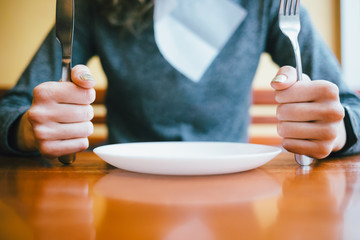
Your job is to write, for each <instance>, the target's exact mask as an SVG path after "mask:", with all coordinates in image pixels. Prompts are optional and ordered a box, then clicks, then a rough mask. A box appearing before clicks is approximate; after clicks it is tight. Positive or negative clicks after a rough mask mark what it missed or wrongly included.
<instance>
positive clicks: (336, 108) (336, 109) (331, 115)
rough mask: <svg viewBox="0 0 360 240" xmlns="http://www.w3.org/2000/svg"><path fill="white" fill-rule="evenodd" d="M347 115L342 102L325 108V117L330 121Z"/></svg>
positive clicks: (338, 119)
mask: <svg viewBox="0 0 360 240" xmlns="http://www.w3.org/2000/svg"><path fill="white" fill-rule="evenodd" d="M344 117H345V110H344V108H343V107H342V106H341V104H340V103H337V104H332V105H329V106H328V107H325V108H324V119H326V120H328V121H340V120H342V119H343V118H344Z"/></svg>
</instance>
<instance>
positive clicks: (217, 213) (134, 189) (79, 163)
mask: <svg viewBox="0 0 360 240" xmlns="http://www.w3.org/2000/svg"><path fill="white" fill-rule="evenodd" d="M0 159H1V161H0V239H4V240H6V239H52V240H54V239H66V240H70V239H86V240H92V239H126V240H131V239H141V240H151V239H156V240H157V239H164V240H178V239H179V240H180V239H182V240H192V239H194V240H203V239H204V240H207V239H220V240H228V239H252V240H256V239H277V240H279V239H287V240H288V239H290V240H291V239H307V240H309V239H317V240H319V239H326V240H332V239H349V240H352V239H360V156H351V157H344V158H339V159H331V160H323V161H318V162H317V163H316V164H314V165H313V166H312V167H311V169H302V168H301V167H299V166H298V165H297V164H296V162H295V161H294V158H293V155H292V154H289V153H281V154H280V155H279V156H277V157H276V158H274V159H273V160H272V161H270V162H269V163H267V164H266V165H264V166H262V167H260V168H257V169H255V170H251V171H247V172H242V173H236V174H227V175H218V176H199V177H196V176H190V177H189V176H188V177H181V176H158V175H146V174H138V173H132V172H127V171H123V170H120V169H116V168H114V167H111V166H110V165H108V164H106V163H105V162H104V161H102V160H101V159H100V158H98V157H97V156H96V155H95V154H93V153H92V152H83V153H78V154H77V160H76V162H75V163H73V164H72V165H70V166H63V165H62V164H61V163H59V162H58V161H57V160H45V159H40V158H15V157H5V156H0Z"/></svg>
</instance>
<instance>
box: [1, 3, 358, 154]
mask: <svg viewBox="0 0 360 240" xmlns="http://www.w3.org/2000/svg"><path fill="white" fill-rule="evenodd" d="M233 1H234V2H236V3H238V4H239V5H241V6H242V7H243V8H244V9H245V10H246V11H247V16H246V18H245V19H244V20H243V22H242V23H241V24H240V26H239V27H238V29H237V30H236V32H235V33H234V35H233V36H232V37H231V39H230V40H229V41H228V42H227V44H226V45H225V47H224V48H223V49H222V51H221V52H220V54H219V55H218V56H217V58H216V59H215V60H214V62H213V63H212V65H211V66H210V68H209V69H208V70H207V72H206V73H205V75H204V76H203V77H202V79H201V80H200V81H199V82H198V83H195V82H192V81H190V80H189V79H187V78H186V77H184V76H183V75H182V74H181V73H179V72H178V71H176V70H175V69H174V68H173V67H172V66H171V65H170V64H169V63H168V62H167V61H166V60H165V59H164V58H163V56H162V55H161V54H160V52H159V50H158V48H157V46H156V43H155V41H154V31H153V28H152V27H149V28H148V29H146V30H145V31H144V32H142V34H141V35H139V36H137V37H135V36H132V35H126V36H124V35H123V34H122V32H121V31H120V29H119V28H118V27H114V26H111V25H109V24H108V23H107V22H106V20H104V19H103V18H101V17H100V16H99V15H98V13H97V9H96V8H95V7H93V6H92V5H90V4H89V2H90V1H86V0H77V1H76V10H77V11H76V15H75V16H76V20H75V21H76V22H75V34H74V48H73V65H75V64H80V63H81V64H86V63H87V62H88V60H89V59H90V58H91V57H92V56H94V55H98V56H99V57H100V60H101V63H102V66H103V69H104V71H105V73H106V75H107V78H108V89H107V96H106V107H107V110H108V111H107V125H108V128H109V138H108V141H109V143H117V142H134V141H164V140H167V141H175V140H176V141H210V140H211V141H233V142H246V141H247V132H248V126H249V114H248V112H249V106H250V105H251V99H252V98H251V92H252V91H251V89H252V82H253V79H254V74H255V72H256V69H257V67H258V63H259V59H260V56H261V54H262V53H263V52H268V53H269V54H270V55H271V57H272V59H273V61H274V62H275V63H277V64H278V65H279V66H283V65H293V66H294V65H295V64H294V56H293V53H292V49H291V45H290V43H289V41H288V40H287V39H286V38H285V37H284V35H283V34H281V32H280V30H279V28H278V18H277V15H278V6H279V1H278V0H275V1H274V0H233ZM209 17H210V16H209ZM301 18H302V31H301V34H300V38H299V41H300V47H301V50H302V60H303V68H304V73H306V74H308V75H309V76H310V77H311V78H312V79H326V80H329V81H331V82H333V83H335V84H336V85H338V87H339V89H340V94H341V102H342V104H343V105H346V106H349V109H348V113H349V116H350V118H349V119H350V120H351V122H352V124H350V121H347V130H348V131H350V130H352V131H351V132H352V134H349V136H351V141H350V140H349V141H348V143H349V144H348V145H347V147H346V149H344V150H345V151H343V152H342V154H350V153H357V152H359V150H360V143H359V141H357V134H359V132H358V131H357V130H356V129H360V128H359V127H360V100H359V98H358V97H357V96H356V95H355V94H354V93H352V92H351V91H349V89H348V88H347V86H346V85H345V83H344V81H343V80H342V76H341V69H340V67H339V64H338V62H337V60H336V58H335V57H334V56H333V54H332V53H331V51H330V50H329V49H328V48H327V47H326V45H325V43H324V42H323V40H322V39H321V38H320V36H319V35H318V33H317V32H316V31H315V30H314V28H313V26H312V24H311V22H310V18H309V15H308V14H307V12H306V11H305V10H304V9H302V15H301ZM60 66H61V52H60V45H59V44H58V42H57V41H56V39H55V32H54V31H53V30H52V31H51V32H50V33H49V35H48V36H47V38H46V39H45V41H44V42H43V44H42V45H41V47H40V49H39V50H38V52H37V53H36V55H35V56H34V58H33V59H32V61H31V63H30V64H29V66H28V67H27V69H26V70H25V72H24V73H23V74H22V76H21V78H20V79H19V81H18V83H17V85H16V86H15V87H14V88H13V89H12V90H11V91H10V92H9V94H8V95H7V96H6V97H5V98H4V99H3V100H2V101H1V105H0V151H1V153H11V154H23V153H21V152H19V151H17V150H16V149H14V148H13V147H12V146H11V144H10V141H9V139H10V137H11V134H12V133H11V130H12V126H13V125H14V122H16V120H17V119H18V118H19V117H20V116H21V115H22V114H23V113H24V112H25V111H26V110H28V109H29V107H30V105H31V102H32V90H33V88H34V87H35V86H36V85H38V84H39V83H41V82H44V81H58V80H59V79H60V74H61V73H60V70H61V69H60ZM272 77H273V76H269V81H270V80H271V78H272ZM354 77H356V76H354ZM354 133H355V134H354Z"/></svg>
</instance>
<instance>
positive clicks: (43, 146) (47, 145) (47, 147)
mask: <svg viewBox="0 0 360 240" xmlns="http://www.w3.org/2000/svg"><path fill="white" fill-rule="evenodd" d="M39 151H40V153H41V154H42V155H44V156H46V157H59V156H60V154H59V152H58V151H57V150H56V149H54V148H53V147H52V144H51V142H50V141H40V142H39Z"/></svg>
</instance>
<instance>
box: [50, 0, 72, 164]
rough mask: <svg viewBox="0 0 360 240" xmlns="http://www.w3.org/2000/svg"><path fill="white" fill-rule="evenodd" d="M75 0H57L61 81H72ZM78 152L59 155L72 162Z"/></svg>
mask: <svg viewBox="0 0 360 240" xmlns="http://www.w3.org/2000/svg"><path fill="white" fill-rule="evenodd" d="M74 15H75V7H74V0H57V1H56V23H55V32H56V39H57V40H58V41H59V43H60V45H61V51H62V60H61V79H60V81H61V82H70V81H71V67H72V66H71V56H72V55H71V54H72V45H73V35H74ZM75 159H76V154H75V153H73V154H68V155H64V156H61V157H59V161H60V162H62V163H63V164H71V163H73V162H74V161H75Z"/></svg>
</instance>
